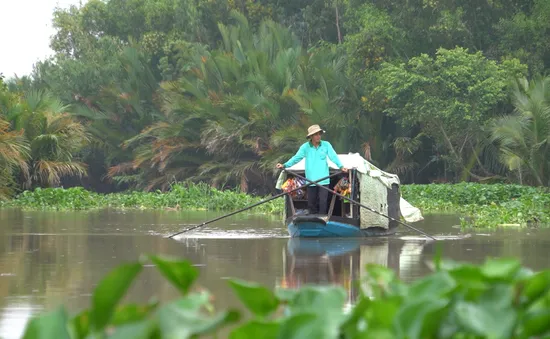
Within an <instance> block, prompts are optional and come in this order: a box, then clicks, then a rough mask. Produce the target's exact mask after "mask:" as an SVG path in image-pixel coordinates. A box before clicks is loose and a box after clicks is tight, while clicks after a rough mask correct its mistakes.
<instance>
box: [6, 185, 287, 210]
mask: <svg viewBox="0 0 550 339" xmlns="http://www.w3.org/2000/svg"><path fill="white" fill-rule="evenodd" d="M265 198H266V199H267V198H269V197H265ZM261 200H262V197H255V196H252V195H249V194H246V193H242V192H238V191H236V190H224V191H222V190H218V189H216V188H214V187H211V186H209V185H207V184H204V183H199V184H194V183H179V184H178V183H176V184H173V185H172V186H171V189H170V191H168V192H161V191H160V190H157V191H155V192H143V191H133V192H120V193H110V194H100V193H96V192H92V191H87V190H85V189H84V188H82V187H72V188H67V189H62V188H45V189H41V188H37V189H36V190H34V191H25V192H23V193H22V194H20V195H18V196H17V197H16V198H15V199H12V200H9V201H4V202H0V206H2V207H17V208H22V209H27V210H57V211H74V210H91V209H103V208H113V209H156V210H163V209H164V210H170V211H178V210H210V211H228V212H229V211H233V210H237V209H241V208H244V207H247V206H250V205H252V204H254V203H257V202H260V201H261ZM283 203H284V202H283V200H282V199H274V200H272V201H270V202H267V203H265V204H261V205H259V206H257V207H255V208H254V210H253V211H252V212H254V213H281V212H282V209H283Z"/></svg>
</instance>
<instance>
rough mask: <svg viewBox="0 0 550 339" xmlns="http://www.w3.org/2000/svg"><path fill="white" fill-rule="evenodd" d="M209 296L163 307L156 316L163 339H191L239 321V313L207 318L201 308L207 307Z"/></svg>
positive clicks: (191, 298)
mask: <svg viewBox="0 0 550 339" xmlns="http://www.w3.org/2000/svg"><path fill="white" fill-rule="evenodd" d="M207 296H208V294H206V293H203V294H202V295H195V294H193V295H190V296H187V297H184V298H181V299H179V300H177V301H175V302H171V303H169V304H167V305H164V306H163V307H161V308H160V309H159V310H158V311H157V314H156V319H157V321H158V323H159V324H160V329H161V332H162V337H163V338H189V337H191V336H193V335H199V334H206V333H209V332H212V331H216V330H218V329H220V328H222V327H223V326H224V325H226V324H229V323H234V322H236V321H238V320H239V318H240V314H239V312H237V311H233V310H230V311H226V312H223V313H220V314H217V315H216V316H214V317H206V316H204V315H203V314H202V313H201V307H202V306H204V305H206V303H207V301H208V298H207ZM205 297H206V298H205Z"/></svg>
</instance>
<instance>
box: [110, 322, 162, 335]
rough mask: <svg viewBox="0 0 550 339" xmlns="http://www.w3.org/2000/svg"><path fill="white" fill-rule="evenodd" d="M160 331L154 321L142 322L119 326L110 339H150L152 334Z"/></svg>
mask: <svg viewBox="0 0 550 339" xmlns="http://www.w3.org/2000/svg"><path fill="white" fill-rule="evenodd" d="M155 331H158V327H157V324H156V323H155V322H153V321H142V322H137V323H133V324H127V325H122V326H118V327H116V328H115V331H114V332H113V334H111V335H109V336H108V338H109V339H126V338H132V339H149V338H151V337H152V336H151V334H153V333H154V332H155Z"/></svg>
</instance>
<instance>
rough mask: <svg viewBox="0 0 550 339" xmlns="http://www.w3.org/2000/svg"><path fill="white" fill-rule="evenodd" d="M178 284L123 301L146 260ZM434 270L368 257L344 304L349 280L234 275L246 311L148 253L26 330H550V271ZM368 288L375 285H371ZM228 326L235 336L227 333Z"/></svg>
mask: <svg viewBox="0 0 550 339" xmlns="http://www.w3.org/2000/svg"><path fill="white" fill-rule="evenodd" d="M148 262H152V263H153V264H154V265H155V267H156V269H157V271H158V273H160V274H161V275H162V276H163V277H164V278H165V279H166V280H167V281H168V282H170V283H171V284H172V285H173V286H174V287H175V288H176V289H177V290H178V291H179V292H180V296H179V298H178V299H176V300H173V301H169V302H167V303H160V302H156V301H153V302H150V303H147V304H144V305H136V304H120V302H121V300H123V298H124V295H125V294H126V291H127V290H128V288H129V287H130V286H131V284H132V283H133V282H134V280H136V278H137V277H138V275H139V274H140V272H141V271H142V269H143V266H144V264H146V263H148ZM433 266H434V268H435V272H433V273H432V274H429V275H427V276H426V277H423V278H421V279H418V280H416V281H415V282H412V283H411V284H408V285H407V284H405V283H403V282H401V281H400V280H399V279H398V278H396V275H395V272H393V271H392V270H391V269H388V268H386V267H383V266H379V265H376V264H368V265H367V267H366V269H367V272H368V274H367V275H366V277H364V278H362V280H361V281H358V282H357V283H360V284H361V287H362V288H361V291H360V293H359V295H358V296H357V298H356V299H355V300H353V305H352V307H351V309H350V310H349V311H348V310H346V307H345V304H346V293H345V290H344V288H343V287H342V286H330V285H304V286H302V287H300V288H298V289H282V288H281V289H276V290H274V291H272V290H271V289H269V288H267V287H264V286H262V285H260V284H257V283H254V282H249V281H243V280H240V279H229V281H228V283H229V286H230V287H231V289H232V291H233V293H234V294H235V295H236V297H237V298H238V299H239V300H240V301H241V303H242V304H243V306H244V307H243V308H244V309H245V310H246V311H247V312H246V313H248V314H247V316H246V317H243V313H242V311H241V310H238V309H228V310H222V311H219V310H215V309H214V307H213V305H212V304H211V303H210V302H211V297H212V296H211V295H210V294H209V292H208V291H206V290H204V289H203V288H201V287H200V286H197V285H198V283H197V282H196V280H197V278H198V276H199V273H200V272H199V270H198V269H197V268H196V267H194V266H193V265H192V263H191V262H190V261H187V260H183V259H179V258H174V257H167V256H155V255H147V256H143V258H142V259H141V260H140V261H138V262H130V263H125V264H122V265H120V266H118V267H116V268H115V269H113V270H112V271H111V272H109V273H108V274H107V275H106V276H105V277H104V278H103V279H102V280H101V281H100V282H99V284H98V285H97V287H96V288H95V290H94V291H93V294H92V297H91V305H90V308H89V309H86V310H83V311H81V312H80V313H78V314H76V315H73V316H69V315H68V314H67V311H66V310H65V308H64V307H59V308H57V309H54V310H50V311H49V312H46V313H44V314H41V315H38V316H35V317H33V318H32V319H31V320H30V321H29V322H28V324H27V328H26V330H25V334H24V338H26V339H34V338H74V339H78V338H90V337H94V338H96V337H97V338H107V337H108V338H144V339H145V338H203V337H208V338H211V337H219V334H220V332H222V331H223V332H222V333H226V334H225V335H224V337H228V338H231V339H240V338H318V339H325V338H326V339H332V338H334V339H336V338H340V339H348V338H349V339H353V338H373V339H374V338H377V339H384V338H388V339H389V338H410V339H416V338H418V339H420V338H422V339H429V338H502V339H506V338H541V337H548V335H550V271H548V270H546V271H542V272H538V273H535V272H532V271H531V270H529V269H527V268H525V267H522V266H521V264H520V263H519V262H518V261H517V260H513V259H505V258H499V259H492V258H489V259H487V260H486V261H485V262H484V263H483V264H481V265H473V264H462V263H457V262H453V261H446V260H440V259H439V258H437V257H436V259H435V260H434V262H433ZM367 291H369V292H367ZM227 333H228V334H229V335H227Z"/></svg>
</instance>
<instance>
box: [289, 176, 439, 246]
mask: <svg viewBox="0 0 550 339" xmlns="http://www.w3.org/2000/svg"><path fill="white" fill-rule="evenodd" d="M283 171H285V172H287V173H289V174H292V175H294V176H295V177H297V178H301V179H304V180H305V181H309V182H310V183H312V184H315V185H316V186H319V187H321V188H323V189H325V190H327V191H329V192H331V193H332V194H334V195H336V196H339V197H340V198H344V199H346V200H348V201H349V202H351V203H352V204H355V205H357V206H360V207H363V208H364V209H367V210H369V211H371V212H373V213H376V214H378V215H381V216H383V217H386V218H388V219H390V220H392V221H396V222H398V223H400V224H401V225H403V226H405V227H408V228H410V229H412V230H415V231H417V232H418V233H420V234H422V235H425V236H426V237H428V238H431V239H433V240H437V239H435V238H434V237H432V236H431V235H429V234H426V233H424V232H423V231H421V230H419V229H418V228H415V227H412V226H411V225H408V224H406V223H404V222H402V221H400V220H397V219H394V218H392V217H390V216H388V215H385V214H382V213H380V212H378V211H377V210H374V209H372V208H370V207H368V206H365V205H363V204H361V203H359V202H357V201H355V200H352V199H350V198H348V197H345V196H343V195H342V194H339V193H336V192H335V191H333V190H331V189H330V188H328V187H325V186H323V185H320V184H318V183H317V182H319V181H321V180H318V181H317V182H314V181H311V180H309V179H306V178H304V177H303V176H301V175H299V174H296V173H294V172H292V171H289V170H287V169H284V170H283ZM323 180H324V179H323Z"/></svg>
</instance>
